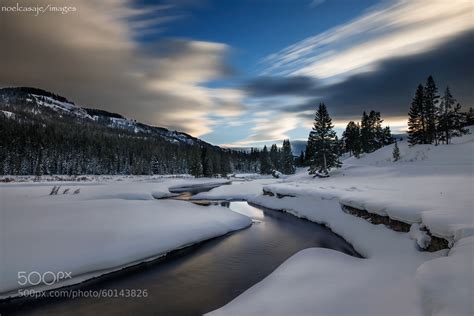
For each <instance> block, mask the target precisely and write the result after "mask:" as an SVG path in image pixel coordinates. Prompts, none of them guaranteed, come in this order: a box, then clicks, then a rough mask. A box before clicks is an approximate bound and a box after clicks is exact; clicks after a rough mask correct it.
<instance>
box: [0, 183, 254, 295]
mask: <svg viewBox="0 0 474 316" xmlns="http://www.w3.org/2000/svg"><path fill="white" fill-rule="evenodd" d="M217 181H220V180H217ZM210 182H212V183H216V180H215V179H214V180H211V179H199V180H194V179H161V180H156V179H155V180H153V181H150V180H147V181H139V179H133V180H131V181H118V182H116V181H114V182H105V183H101V182H97V183H67V182H61V183H59V184H60V185H61V186H62V187H61V189H60V191H59V194H58V195H52V196H51V195H49V193H50V191H51V188H52V186H53V185H54V184H55V183H16V184H0V197H1V198H0V201H1V202H0V241H1V243H0V296H1V297H3V298H4V297H8V296H12V295H18V288H21V286H20V285H19V282H22V283H23V279H19V275H18V273H19V272H22V271H24V272H26V275H28V274H29V273H31V272H34V275H33V279H34V280H33V283H36V281H37V279H38V277H37V276H38V274H36V272H38V273H39V274H40V275H43V274H44V273H45V272H47V271H51V272H53V274H55V275H57V274H58V273H59V272H64V273H70V274H71V276H72V279H66V280H63V282H60V283H55V284H53V285H52V286H48V287H45V286H43V287H41V286H39V287H37V288H38V289H40V288H41V289H45V288H46V289H51V288H53V287H57V286H63V285H67V284H72V283H77V282H81V281H83V280H85V279H88V278H91V277H95V276H98V275H101V274H104V273H108V272H111V271H114V270H117V269H120V268H123V267H125V266H128V265H132V264H136V263H140V262H142V261H146V260H151V259H153V258H156V257H158V256H161V255H164V254H166V253H167V252H169V251H172V250H174V249H178V248H182V247H185V246H187V245H191V244H194V243H197V242H200V241H203V240H206V239H209V238H213V237H217V236H220V235H224V234H226V233H228V232H231V231H234V230H238V229H242V228H244V227H247V226H249V225H251V220H250V218H248V217H246V216H243V215H240V214H237V213H235V212H232V211H230V210H228V209H226V208H223V207H219V206H209V207H201V206H197V205H194V204H192V203H188V202H182V201H174V200H156V199H154V198H153V196H152V193H155V195H156V194H158V193H159V192H167V191H168V187H170V186H179V185H196V184H199V183H210ZM221 182H225V181H224V180H222V181H221ZM66 189H69V191H68V194H62V193H63V192H64V190H66ZM77 189H80V192H79V193H78V194H73V192H74V191H76V190H77ZM46 275H47V277H48V278H49V279H47V280H46V282H48V283H49V282H52V280H50V279H51V278H52V274H51V273H48V274H46ZM39 285H41V284H39ZM27 286H28V284H25V286H24V287H27Z"/></svg>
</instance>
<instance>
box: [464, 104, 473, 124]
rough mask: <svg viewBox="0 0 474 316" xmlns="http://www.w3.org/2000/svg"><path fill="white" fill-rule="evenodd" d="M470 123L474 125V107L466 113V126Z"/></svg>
mask: <svg viewBox="0 0 474 316" xmlns="http://www.w3.org/2000/svg"><path fill="white" fill-rule="evenodd" d="M470 125H474V109H473V108H472V107H470V108H469V110H468V111H467V112H465V113H464V126H470Z"/></svg>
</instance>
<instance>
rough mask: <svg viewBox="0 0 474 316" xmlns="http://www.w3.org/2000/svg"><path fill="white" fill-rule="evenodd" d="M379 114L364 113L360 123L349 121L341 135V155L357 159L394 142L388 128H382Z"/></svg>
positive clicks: (372, 112)
mask: <svg viewBox="0 0 474 316" xmlns="http://www.w3.org/2000/svg"><path fill="white" fill-rule="evenodd" d="M382 123H383V120H382V119H381V116H380V112H375V111H370V113H369V114H368V115H367V113H366V112H365V111H364V113H363V114H362V119H361V122H360V123H359V122H358V123H355V122H353V121H350V122H349V123H348V124H347V126H346V129H345V130H344V132H343V133H342V142H343V144H342V148H343V153H349V156H352V155H354V156H356V157H359V155H360V154H361V153H371V152H373V151H375V150H377V149H379V148H382V147H383V146H386V145H390V144H391V143H393V142H394V138H393V137H392V132H391V131H390V127H389V126H385V127H382Z"/></svg>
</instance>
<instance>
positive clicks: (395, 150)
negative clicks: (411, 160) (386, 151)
mask: <svg viewBox="0 0 474 316" xmlns="http://www.w3.org/2000/svg"><path fill="white" fill-rule="evenodd" d="M392 156H393V161H398V160H399V159H400V149H399V148H398V143H397V142H395V146H393V153H392Z"/></svg>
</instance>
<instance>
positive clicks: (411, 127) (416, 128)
mask: <svg viewBox="0 0 474 316" xmlns="http://www.w3.org/2000/svg"><path fill="white" fill-rule="evenodd" d="M423 98H424V88H423V86H422V85H421V84H420V85H419V86H418V88H417V89H416V93H415V97H414V98H413V100H412V102H411V106H410V112H409V113H408V142H409V143H410V146H413V145H416V144H424V143H426V135H425V118H424V114H423V104H424V101H423Z"/></svg>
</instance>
